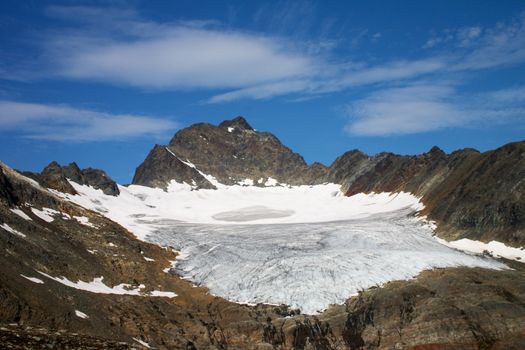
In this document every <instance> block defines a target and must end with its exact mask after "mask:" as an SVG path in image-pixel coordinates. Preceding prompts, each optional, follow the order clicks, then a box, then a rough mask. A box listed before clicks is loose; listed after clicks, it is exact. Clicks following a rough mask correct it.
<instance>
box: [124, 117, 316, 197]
mask: <svg viewBox="0 0 525 350" xmlns="http://www.w3.org/2000/svg"><path fill="white" fill-rule="evenodd" d="M163 147H164V148H165V150H163V149H162V148H163ZM165 151H167V152H165ZM170 156H171V157H172V158H174V160H173V159H170ZM196 170H197V173H198V175H197V174H196ZM325 172H326V168H325V167H324V166H322V165H321V164H315V165H312V166H308V165H307V164H306V162H305V161H304V159H303V157H301V156H300V155H299V154H297V153H294V152H293V151H292V150H290V149H289V148H288V147H286V146H284V145H283V144H282V143H281V142H280V141H279V139H278V138H277V137H275V136H274V135H272V134H271V133H268V132H259V131H256V130H254V129H253V128H252V127H251V126H250V124H248V122H247V121H246V120H245V119H244V118H243V117H237V118H234V119H232V120H227V121H224V122H222V123H221V124H219V125H218V126H215V125H211V124H205V123H200V124H194V125H192V126H190V127H189V128H185V129H182V130H180V131H179V132H177V133H176V134H175V136H174V137H173V138H172V139H171V141H170V143H169V144H168V145H167V146H158V145H157V146H155V148H154V149H153V150H152V151H151V152H150V154H149V155H148V157H147V158H146V160H145V161H144V163H143V164H141V165H140V166H139V167H138V168H137V171H136V173H135V176H134V178H133V184H138V185H145V186H154V187H161V188H165V187H166V185H167V181H169V180H175V181H177V182H186V183H188V184H192V183H193V182H195V183H196V186H198V187H200V188H213V187H214V185H213V184H212V183H211V182H210V181H209V180H206V179H205V177H204V176H203V175H211V176H213V177H214V178H215V179H216V180H217V181H218V182H220V183H222V184H225V185H233V184H237V183H243V182H244V181H245V180H247V179H249V180H251V181H253V184H254V185H256V186H257V185H258V186H264V185H265V184H266V182H267V181H268V179H270V178H272V179H275V180H277V181H278V182H279V183H285V184H290V185H300V184H315V183H319V181H322V178H323V176H324V175H325ZM206 182H207V183H206Z"/></svg>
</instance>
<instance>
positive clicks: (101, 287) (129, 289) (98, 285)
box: [37, 271, 177, 298]
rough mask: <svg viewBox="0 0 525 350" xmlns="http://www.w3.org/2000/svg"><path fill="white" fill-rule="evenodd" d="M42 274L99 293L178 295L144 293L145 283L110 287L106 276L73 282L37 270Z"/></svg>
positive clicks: (171, 294) (59, 281)
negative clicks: (88, 280) (106, 281)
mask: <svg viewBox="0 0 525 350" xmlns="http://www.w3.org/2000/svg"><path fill="white" fill-rule="evenodd" d="M37 272H38V273H39V274H41V275H42V276H45V277H47V278H49V279H52V280H53V281H56V282H58V283H61V284H63V285H65V286H68V287H71V288H75V289H80V290H84V291H87V292H91V293H98V294H118V295H139V296H145V297H148V296H151V297H157V296H159V297H166V296H167V297H170V298H173V297H175V296H177V294H175V293H173V292H162V291H155V290H154V291H152V292H150V293H143V292H142V289H144V288H146V286H145V285H144V284H141V285H139V286H138V287H136V288H133V286H132V285H130V284H126V283H121V284H118V285H116V286H114V287H108V286H107V285H105V284H104V282H102V281H103V280H104V277H102V276H101V277H95V278H94V279H93V281H91V282H84V281H78V282H72V281H70V280H69V279H67V278H66V277H62V278H60V277H53V276H50V275H48V274H46V273H44V272H41V271H37Z"/></svg>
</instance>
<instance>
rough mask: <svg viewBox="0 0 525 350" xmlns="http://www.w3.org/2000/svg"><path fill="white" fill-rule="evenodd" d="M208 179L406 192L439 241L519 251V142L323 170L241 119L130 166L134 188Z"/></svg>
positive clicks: (197, 131)
mask: <svg viewBox="0 0 525 350" xmlns="http://www.w3.org/2000/svg"><path fill="white" fill-rule="evenodd" d="M207 175H211V176H213V177H214V178H215V179H216V180H218V181H219V182H220V183H222V184H227V185H232V184H236V183H242V181H243V180H245V179H251V180H253V182H254V185H256V186H264V185H266V184H267V180H268V179H269V178H272V179H276V180H277V182H279V183H284V184H290V185H312V184H319V183H324V182H334V183H337V184H340V185H341V186H342V190H343V192H345V194H346V195H348V196H351V195H353V194H356V193H360V192H365V193H368V192H385V191H386V192H397V191H406V192H410V193H413V194H415V195H417V196H419V197H421V198H422V201H423V202H424V204H425V206H426V208H425V210H424V212H423V214H424V215H428V217H429V219H431V220H435V221H436V222H437V223H438V234H439V235H440V236H442V237H445V238H447V239H460V238H470V239H475V240H482V241H486V242H488V241H491V240H498V241H501V242H505V243H506V244H510V245H513V246H523V245H525V199H524V198H525V196H524V193H525V142H524V141H522V142H515V143H510V144H507V145H505V146H503V147H500V148H498V149H496V150H493V151H488V152H484V153H480V152H478V151H476V150H473V149H462V150H458V151H455V152H453V153H451V154H446V153H445V152H443V151H442V150H441V149H439V148H438V147H433V148H432V149H431V150H430V151H428V152H427V153H423V154H420V155H416V156H403V155H397V154H392V153H380V154H377V155H375V156H369V155H366V154H364V153H362V152H360V151H359V150H351V151H348V152H346V153H345V154H343V155H342V156H340V157H338V158H337V159H336V160H335V161H334V162H333V163H332V164H331V165H330V166H329V167H326V166H324V165H322V164H320V163H314V164H312V165H307V164H306V163H305V161H304V159H303V158H302V157H301V156H300V155H299V154H297V153H294V152H293V151H292V150H290V149H289V148H288V147H286V146H284V145H283V144H282V143H281V142H280V141H279V139H277V137H275V136H274V135H272V134H271V133H268V132H259V131H256V130H254V129H253V128H252V127H251V126H250V124H249V123H248V122H247V121H246V120H245V119H244V118H242V117H237V118H234V119H232V120H227V121H224V122H222V123H221V124H219V125H218V126H214V125H211V124H205V123H200V124H195V125H192V126H190V127H188V128H185V129H182V130H180V131H179V132H177V133H176V134H175V136H174V137H173V138H172V139H171V141H170V143H169V144H168V145H166V146H160V145H156V146H155V147H154V148H153V150H152V151H151V152H150V154H149V155H148V156H147V158H146V160H145V161H144V162H143V163H142V164H141V165H140V166H139V167H138V168H137V171H136V173H135V177H134V179H133V183H134V184H140V185H146V186H151V187H160V188H166V186H167V185H168V183H169V181H170V180H176V181H177V182H186V183H188V184H190V185H192V186H194V188H196V189H199V188H215V186H214V184H213V183H212V182H213V179H212V182H210V178H209V177H207Z"/></svg>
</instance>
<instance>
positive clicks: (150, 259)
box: [143, 256, 155, 261]
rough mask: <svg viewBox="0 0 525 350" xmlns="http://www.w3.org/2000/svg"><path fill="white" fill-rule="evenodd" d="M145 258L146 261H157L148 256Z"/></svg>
mask: <svg viewBox="0 0 525 350" xmlns="http://www.w3.org/2000/svg"><path fill="white" fill-rule="evenodd" d="M143 258H144V260H146V261H155V259H152V258H148V257H147V256H144V257H143Z"/></svg>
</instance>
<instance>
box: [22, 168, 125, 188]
mask: <svg viewBox="0 0 525 350" xmlns="http://www.w3.org/2000/svg"><path fill="white" fill-rule="evenodd" d="M23 174H24V175H26V176H28V177H30V178H32V179H34V180H35V181H37V182H38V183H40V184H41V185H42V186H44V187H46V188H52V189H54V190H57V191H60V192H63V193H69V194H76V191H75V189H74V188H73V186H71V184H70V183H69V181H68V180H71V181H73V182H76V183H78V184H79V185H87V186H91V187H93V188H95V189H100V190H102V192H104V193H105V194H107V195H110V196H118V195H119V194H120V191H119V189H118V185H117V183H116V182H115V181H113V180H112V179H111V178H110V177H109V176H108V175H107V174H106V173H105V172H104V171H102V170H100V169H93V168H86V169H82V170H81V169H80V168H79V167H78V165H77V164H76V163H74V162H73V163H70V164H69V165H66V166H63V167H62V166H60V164H58V163H57V162H55V161H53V162H51V163H50V164H49V165H48V166H46V167H45V168H44V170H42V172H41V173H40V174H38V173H31V172H23Z"/></svg>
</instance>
